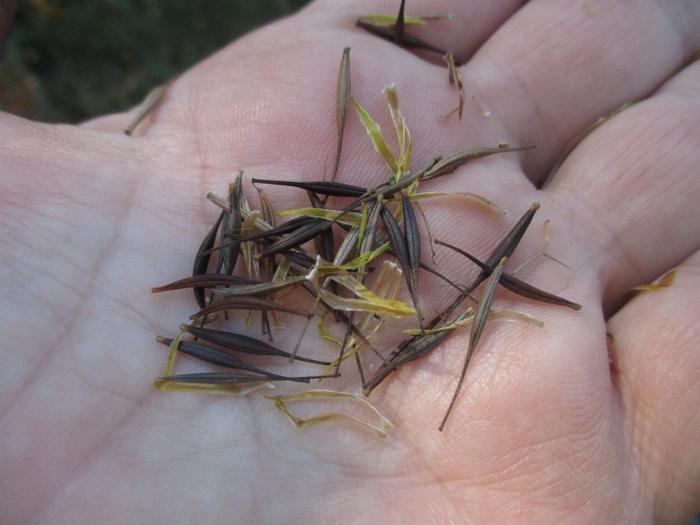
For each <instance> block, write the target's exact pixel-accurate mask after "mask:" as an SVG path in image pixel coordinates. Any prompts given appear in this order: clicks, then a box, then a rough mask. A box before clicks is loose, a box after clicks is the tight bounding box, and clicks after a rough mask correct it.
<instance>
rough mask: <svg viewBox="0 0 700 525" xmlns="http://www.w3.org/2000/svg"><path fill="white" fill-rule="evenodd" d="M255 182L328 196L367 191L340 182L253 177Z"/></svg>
mask: <svg viewBox="0 0 700 525" xmlns="http://www.w3.org/2000/svg"><path fill="white" fill-rule="evenodd" d="M253 182H254V183H255V184H272V185H275V186H291V187H294V188H301V189H302V190H306V191H313V192H314V193H317V194H318V195H327V196H330V197H362V196H363V195H365V194H366V193H367V188H362V187H361V186H353V185H352V184H343V183H340V182H328V181H317V182H296V181H288V180H267V179H253Z"/></svg>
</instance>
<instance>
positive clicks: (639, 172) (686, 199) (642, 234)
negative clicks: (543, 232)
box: [545, 61, 700, 308]
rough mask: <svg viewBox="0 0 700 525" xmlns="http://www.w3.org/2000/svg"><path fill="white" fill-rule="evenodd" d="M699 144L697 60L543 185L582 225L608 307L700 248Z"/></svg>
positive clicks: (592, 137) (607, 127)
mask: <svg viewBox="0 0 700 525" xmlns="http://www.w3.org/2000/svg"><path fill="white" fill-rule="evenodd" d="M698 143H700V61H698V62H696V63H694V64H692V65H691V66H689V67H688V68H686V69H685V70H684V71H683V72H682V73H680V74H679V75H677V76H676V77H675V78H674V79H673V80H672V81H670V82H669V83H668V84H666V85H665V86H664V87H663V88H662V89H661V90H660V91H659V92H658V93H657V94H656V95H654V96H653V97H651V98H650V99H648V100H646V101H644V102H642V103H640V104H637V105H635V106H634V107H632V108H630V109H628V110H625V111H623V112H622V113H620V114H619V115H617V116H616V117H614V118H613V119H611V120H610V121H609V122H608V123H606V124H604V125H603V126H602V127H601V128H599V129H598V130H596V131H595V132H593V133H592V134H591V135H590V136H589V137H588V138H587V139H586V140H584V142H583V143H582V144H581V145H580V146H579V147H578V148H577V149H576V150H575V151H574V152H573V154H572V155H571V156H570V157H569V159H568V160H567V161H566V162H565V164H564V165H563V166H562V168H561V169H560V171H559V172H558V173H557V175H556V176H555V178H554V180H553V181H552V183H551V184H550V185H549V186H547V188H546V189H545V192H546V193H549V194H551V195H552V196H553V197H555V199H559V201H560V205H561V208H563V209H567V210H568V211H567V212H566V213H568V214H569V215H571V216H573V217H574V218H575V219H576V220H574V221H572V224H574V223H576V224H579V225H581V226H580V228H581V231H579V232H578V233H577V236H578V237H579V238H580V239H585V240H586V242H588V244H589V245H590V246H591V252H592V257H593V260H594V261H595V262H597V264H598V265H599V266H600V268H601V275H602V281H603V283H604V285H605V287H606V292H605V293H606V296H605V299H606V303H607V305H608V307H609V308H610V307H612V306H614V303H615V302H616V301H618V300H620V298H621V297H622V294H624V293H625V291H626V290H628V289H629V288H630V287H631V286H633V285H634V284H636V283H639V282H644V281H649V280H651V279H653V278H654V277H655V276H656V275H658V274H660V273H661V272H663V271H664V270H665V269H666V268H669V267H671V266H673V265H675V264H677V263H678V262H679V261H681V260H683V259H685V258H686V257H688V256H689V255H690V254H691V253H693V252H694V251H695V250H697V249H698V248H699V247H700V215H698V213H697V202H698V200H699V199H700V184H698V182H697V181H698V176H699V175H700V150H698V147H697V145H698ZM584 225H585V226H584ZM584 228H585V229H584Z"/></svg>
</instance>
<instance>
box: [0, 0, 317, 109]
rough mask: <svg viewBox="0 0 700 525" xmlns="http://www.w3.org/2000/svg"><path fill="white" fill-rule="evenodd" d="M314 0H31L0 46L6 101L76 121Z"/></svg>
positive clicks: (0, 82) (139, 94) (1, 101)
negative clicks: (0, 46)
mask: <svg viewBox="0 0 700 525" xmlns="http://www.w3.org/2000/svg"><path fill="white" fill-rule="evenodd" d="M307 2H308V0H265V1H254V0H89V1H75V0H73V1H71V0H25V1H23V2H20V4H19V6H18V9H17V15H16V17H15V21H14V24H13V26H12V27H11V28H10V31H9V32H8V35H7V39H6V42H5V44H4V46H3V49H2V54H0V109H2V110H3V111H9V112H11V113H15V114H19V115H23V116H25V117H28V118H32V119H36V120H42V121H49V122H77V121H81V120H85V119H87V118H90V117H93V116H96V115H101V114H105V113H110V112H113V111H120V110H125V109H128V108H130V107H131V106H134V105H135V104H138V103H139V102H140V101H141V100H142V99H143V97H144V96H145V95H146V93H147V92H148V91H149V90H150V89H151V88H153V87H155V86H156V85H158V84H162V83H163V82H166V81H167V80H169V79H171V78H172V77H174V76H175V75H176V74H178V73H179V72H181V71H183V70H185V69H187V68H188V67H189V66H191V65H192V64H194V63H196V62H197V61H199V60H201V59H202V58H204V57H206V56H207V55H209V54H211V53H213V52H214V51H216V50H217V49H220V48H221V47H223V46H224V45H226V44H227V43H228V42H230V41H231V40H233V39H235V38H236V37H238V36H240V35H241V34H243V33H245V32H247V31H250V30H251V29H254V28H255V27H258V26H260V25H262V24H264V23H265V22H267V21H269V20H272V19H275V18H279V17H280V16H283V15H286V14H289V13H291V12H293V11H295V10H297V9H298V8H299V7H301V6H302V5H304V4H306V3H307Z"/></svg>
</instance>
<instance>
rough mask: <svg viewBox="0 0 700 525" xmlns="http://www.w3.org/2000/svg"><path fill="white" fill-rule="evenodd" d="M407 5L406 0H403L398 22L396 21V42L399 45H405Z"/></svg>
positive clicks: (397, 18) (397, 17)
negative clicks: (405, 10)
mask: <svg viewBox="0 0 700 525" xmlns="http://www.w3.org/2000/svg"><path fill="white" fill-rule="evenodd" d="M405 7H406V0H401V5H400V6H399V14H398V15H397V16H396V22H395V23H394V42H396V44H397V45H399V46H402V47H403V41H404V37H405V36H406V35H405V27H404V26H405V21H404V9H405Z"/></svg>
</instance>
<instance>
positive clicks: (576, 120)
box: [0, 0, 700, 524]
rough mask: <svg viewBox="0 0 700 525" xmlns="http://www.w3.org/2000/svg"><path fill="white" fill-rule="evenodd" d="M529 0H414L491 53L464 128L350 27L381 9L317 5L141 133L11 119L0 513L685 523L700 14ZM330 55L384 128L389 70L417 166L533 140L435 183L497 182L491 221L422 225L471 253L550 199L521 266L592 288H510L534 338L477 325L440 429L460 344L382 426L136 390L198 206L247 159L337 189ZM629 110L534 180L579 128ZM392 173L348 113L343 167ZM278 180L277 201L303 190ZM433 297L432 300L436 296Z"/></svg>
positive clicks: (152, 355)
mask: <svg viewBox="0 0 700 525" xmlns="http://www.w3.org/2000/svg"><path fill="white" fill-rule="evenodd" d="M517 4H518V2H514V1H498V2H456V1H449V0H441V1H439V2H438V1H435V2H427V1H422V2H419V1H415V2H411V3H410V4H409V6H408V11H409V12H410V13H441V12H451V13H453V14H454V15H455V18H454V19H453V20H451V21H441V22H436V23H434V24H431V25H430V26H428V27H426V28H421V29H420V31H416V33H418V34H420V35H421V36H423V37H424V38H425V39H426V40H429V41H431V42H432V43H435V44H437V45H442V46H443V47H446V48H449V49H453V50H454V51H455V52H457V53H459V54H461V55H464V56H470V55H471V54H472V53H474V52H475V51H476V50H477V49H479V51H478V53H476V55H475V56H474V57H473V58H472V59H471V60H470V61H469V62H468V63H467V64H466V65H465V66H464V67H462V68H461V72H462V76H463V78H464V83H465V86H466V92H467V104H466V108H465V115H464V119H463V120H462V121H461V122H459V121H457V120H456V118H455V116H454V115H453V116H451V117H450V118H448V119H442V118H441V116H442V115H444V114H446V113H447V112H448V111H449V110H451V109H452V108H453V107H454V105H456V91H455V90H454V88H453V87H450V86H449V85H448V83H447V73H446V71H445V70H444V69H443V68H440V67H436V66H435V65H431V64H429V63H426V62H425V61H424V60H422V59H421V58H418V57H416V56H414V55H411V54H409V53H408V52H406V51H404V50H402V49H399V48H397V47H395V46H393V45H391V44H389V43H386V42H384V41H381V40H379V39H377V38H374V37H372V36H370V35H367V34H365V33H363V32H362V31H360V30H357V29H354V28H353V27H352V16H353V15H356V14H362V13H364V12H370V11H371V12H376V11H388V12H391V11H393V10H394V9H395V2H379V3H378V2H342V3H341V2H337V1H330V0H327V1H325V2H320V1H319V2H317V3H315V4H313V5H312V6H310V7H309V8H307V9H306V10H305V11H304V12H302V13H300V14H299V15H297V16H295V17H292V18H289V19H286V20H283V21H280V22H278V23H276V24H274V25H271V26H269V27H266V28H264V29H261V30H259V31H257V32H255V33H253V34H251V35H249V36H247V37H245V38H243V39H241V40H240V41H238V42H236V43H235V44H233V45H231V46H229V47H228V48H226V49H224V50H222V51H221V52H219V53H218V54H217V55H215V56H213V57H211V58H210V59H208V60H206V61H204V62H203V63H201V64H200V65H198V66H197V67H195V68H194V69H192V70H191V71H189V72H187V73H186V74H184V75H183V76H182V77H181V78H178V79H177V80H175V81H174V82H173V84H172V85H171V86H170V87H169V90H168V93H167V95H166V98H165V100H164V102H163V104H162V105H161V106H160V107H159V108H158V110H157V111H156V113H155V114H154V115H153V117H152V118H149V121H147V122H145V123H144V124H143V127H142V128H141V129H140V130H139V132H138V133H137V134H136V135H137V136H134V137H131V138H129V137H125V136H124V135H123V134H122V133H121V130H122V129H123V128H124V126H125V125H126V123H127V122H128V120H129V117H128V116H127V115H114V116H110V117H105V118H101V119H97V120H95V121H92V122H89V123H87V124H85V125H83V126H80V127H74V126H64V125H59V126H55V125H54V126H49V125H45V124H38V123H32V122H28V121H24V120H22V119H19V118H16V117H12V116H9V115H0V138H1V142H2V144H3V147H2V148H1V149H0V166H2V171H3V175H2V177H1V179H0V199H2V205H1V206H0V235H1V236H2V249H1V250H0V255H1V260H2V265H1V266H0V275H1V276H2V282H3V283H4V290H3V295H2V302H1V303H0V319H1V320H2V322H1V327H2V330H1V332H2V334H3V339H2V344H1V345H0V356H1V357H2V366H1V367H0V374H1V376H0V428H2V429H3V432H2V444H1V445H0V472H1V473H2V474H1V475H0V517H2V520H0V521H2V522H3V523H29V522H31V523H34V522H37V523H38V522H52V523H88V522H100V523H110V522H114V523H124V522H129V523H147V522H155V523H159V522H164V521H166V520H168V521H175V522H192V521H195V520H197V519H201V518H202V517H204V519H205V521H206V522H209V523H218V522H224V523H228V522H241V523H279V522H289V523H366V522H370V521H373V522H375V521H376V522H380V523H448V522H454V523H508V522H509V521H515V520H517V521H518V522H519V523H538V524H539V523H596V524H598V523H630V524H637V523H650V522H654V521H659V522H669V523H683V520H685V519H687V518H688V517H689V516H690V515H691V514H692V512H694V511H697V510H698V506H699V505H698V504H699V498H700V471H699V470H698V468H697V465H699V464H700V452H699V451H698V447H697V446H696V443H697V442H698V439H699V438H700V412H699V411H698V409H697V402H696V399H697V398H698V394H700V392H699V387H698V383H697V381H696V379H697V370H698V367H699V366H700V354H698V352H697V349H698V347H699V340H700V328H699V325H698V320H697V312H698V311H700V296H699V295H698V294H697V292H695V290H696V289H697V287H698V284H700V272H699V271H698V267H699V265H700V255H698V254H697V250H698V248H699V247H700V228H699V226H700V224H699V222H700V217H699V216H698V214H697V210H696V203H697V202H698V199H700V184H698V182H697V180H698V166H699V165H700V151H699V150H698V148H697V143H698V141H700V111H698V108H699V102H700V95H699V93H700V90H699V89H698V88H699V87H700V63H698V62H697V60H696V62H694V63H692V62H691V61H692V60H693V57H694V56H695V57H696V55H693V53H694V52H695V51H696V50H697V49H698V46H700V31H698V29H699V28H700V10H699V9H698V7H697V4H695V3H693V2H690V1H687V2H673V3H672V2H667V3H666V4H665V7H659V5H658V4H641V3H638V4H634V5H630V4H629V3H620V2H593V1H591V2H586V3H584V4H583V5H582V4H580V3H572V2H559V3H552V2H546V1H534V2H530V3H528V4H527V5H525V6H524V7H522V8H519V6H518V5H517ZM497 30H498V31H497ZM482 42H486V43H485V44H484V45H483V47H480V45H481V44H482ZM346 46H350V47H351V48H352V89H353V94H354V95H355V96H356V97H357V98H358V99H359V100H360V101H362V102H363V103H364V104H365V105H366V106H367V107H368V109H369V110H370V112H371V113H372V114H373V115H377V116H381V115H384V114H385V112H384V102H383V100H382V97H381V96H380V90H381V88H382V87H384V86H385V85H386V84H388V83H391V82H395V83H396V84H397V87H398V90H399V94H400V96H401V102H402V108H403V110H404V113H405V114H406V118H407V122H408V125H409V126H410V128H411V131H412V133H413V138H414V145H415V151H414V159H415V160H414V164H415V165H418V166H420V165H423V164H424V163H426V162H427V161H429V160H430V159H431V158H432V157H433V156H434V155H436V154H438V153H450V152H452V151H455V150H458V149H462V148H465V147H471V146H483V145H495V144H497V143H498V142H508V143H510V144H513V145H515V144H528V143H533V142H534V143H536V144H537V149H535V150H533V151H528V152H525V153H521V154H506V155H499V156H496V157H492V158H490V159H486V160H483V161H479V162H476V163H472V164H469V165H466V166H465V167H464V168H462V169H460V170H459V171H458V172H457V173H455V174H454V175H452V176H450V177H447V178H444V179H441V180H437V181H435V182H434V183H431V189H435V190H444V191H450V190H458V191H473V192H476V193H480V194H483V195H485V196H486V197H488V198H490V199H492V200H494V201H496V202H497V203H499V204H500V205H502V206H504V207H505V208H506V209H507V210H509V211H510V212H511V213H510V215H509V217H508V218H507V219H506V220H499V219H496V218H494V217H493V216H492V215H488V214H485V213H482V212H481V211H479V210H476V209H475V208H472V207H468V208H465V207H461V206H459V205H458V203H448V202H444V203H435V204H430V205H429V206H426V211H427V213H428V216H429V220H430V224H431V226H432V228H433V230H434V233H435V234H436V236H438V237H440V238H444V239H446V240H449V241H450V242H452V243H454V244H456V245H458V246H464V247H466V248H468V249H469V250H470V251H473V252H475V253H478V254H486V253H488V251H489V250H490V249H491V248H492V247H493V245H494V244H495V240H496V239H498V238H500V235H502V234H503V233H505V232H506V231H507V230H508V228H509V227H510V226H511V225H512V223H513V222H514V220H515V218H517V217H518V216H519V214H520V213H521V212H522V211H524V210H525V209H526V208H527V207H528V206H529V205H530V203H531V202H533V201H538V202H540V203H541V204H542V211H541V212H540V215H541V216H540V217H539V218H537V220H536V221H535V223H534V225H533V226H532V227H531V231H530V232H529V233H528V235H527V236H526V238H525V240H524V241H523V243H522V246H521V248H519V251H518V252H516V254H517V257H514V259H520V260H524V259H526V258H527V256H528V255H532V254H533V253H536V251H537V249H538V247H539V245H540V243H541V238H540V233H539V232H540V231H541V223H542V221H543V220H544V219H546V218H549V219H551V220H552V246H551V251H552V253H553V254H555V255H556V256H557V257H558V258H560V259H563V260H564V261H565V262H566V263H567V264H568V265H570V266H571V269H567V268H564V267H561V266H559V265H557V264H556V263H554V262H551V261H546V260H543V261H541V262H539V263H538V264H537V265H531V266H529V267H528V274H527V277H526V279H527V280H528V282H531V283H533V284H535V285H536V286H540V287H542V288H545V289H547V290H549V291H552V292H555V293H557V294H561V295H563V296H565V297H568V298H570V299H573V300H576V301H577V302H580V303H582V304H583V309H582V310H581V311H580V312H571V311H569V310H565V309H561V308H557V307H553V306H548V305H539V304H534V303H531V302H529V301H525V300H521V299H518V298H514V297H513V296H510V295H508V294H503V298H502V299H500V301H502V303H501V304H510V305H511V307H515V308H517V309H519V310H524V311H527V312H529V313H532V314H534V315H536V316H538V317H539V318H541V319H543V320H544V321H545V326H544V328H543V329H537V328H534V327H531V326H521V325H518V324H513V323H508V324H497V323H494V324H493V325H489V326H488V327H487V330H486V332H485V335H484V337H483V340H482V343H481V344H480V347H479V349H478V351H477V355H476V356H475V358H474V359H473V361H472V363H471V366H470V369H469V371H468V374H467V381H466V384H465V386H464V388H463V389H462V392H461V395H460V398H459V399H458V403H457V406H456V408H455V410H454V412H453V413H452V416H451V419H450V422H449V424H448V427H447V429H446V431H445V432H444V433H439V432H437V430H436V429H437V426H438V424H439V422H440V419H441V418H442V416H443V414H444V410H445V409H446V407H447V404H448V402H449V399H450V397H451V395H452V392H453V388H454V384H455V380H456V376H457V374H458V371H459V368H460V367H461V364H462V360H463V356H464V351H465V348H466V343H467V337H468V334H467V333H456V334H454V336H453V337H452V338H451V339H449V341H448V343H446V344H445V345H443V347H441V348H440V349H438V350H437V351H435V352H433V353H432V354H431V355H430V356H428V357H426V358H425V359H421V360H418V361H416V362H414V363H411V364H410V365H407V366H405V367H403V368H402V369H401V370H399V371H398V372H397V373H395V374H394V375H393V376H392V377H391V378H390V379H389V380H387V381H386V383H385V384H383V385H382V386H381V387H380V388H378V389H377V390H376V391H375V392H374V393H373V394H372V400H373V402H375V403H376V404H377V405H378V406H380V407H381V409H382V410H383V412H384V413H385V414H386V415H387V416H388V417H389V419H390V420H392V422H393V423H394V424H395V425H396V426H397V428H396V430H395V432H394V433H393V434H392V435H391V436H390V437H389V438H388V439H386V440H381V439H378V438H376V437H375V436H374V435H372V434H370V433H367V432H364V431H363V430H362V429H355V428H354V427H349V426H344V425H339V426H326V427H318V428H314V429H312V430H309V431H308V432H304V433H298V432H297V431H295V430H294V429H293V428H291V427H290V426H289V424H288V422H287V421H285V420H284V419H283V418H282V417H281V416H280V415H279V414H277V413H275V412H274V411H273V410H270V402H269V401H267V400H265V399H262V398H260V397H251V398H244V399H231V398H222V397H216V396H206V395H194V394H167V395H166V394H163V393H161V392H158V391H156V390H154V389H153V387H152V380H153V378H154V377H155V376H157V375H158V373H159V372H160V370H161V366H162V362H163V359H164V354H163V351H162V350H161V349H160V348H157V347H156V344H155V343H154V336H155V335H157V334H164V335H167V334H170V333H172V332H173V330H174V328H175V327H176V326H177V324H178V323H180V322H182V321H183V320H184V319H186V316H187V315H188V314H189V313H191V312H192V311H193V309H194V304H193V301H192V299H191V297H190V296H187V295H186V294H183V295H179V296H176V295H171V296H153V295H151V294H150V293H149V291H148V290H149V289H150V287H151V286H153V285H156V284H162V283H164V282H167V281H169V280H172V279H175V278H178V277H182V276H184V275H185V274H186V273H187V271H188V270H189V269H190V267H191V262H192V254H193V252H194V250H195V249H196V247H197V246H198V244H199V241H200V240H201V238H202V236H203V235H204V233H205V232H206V231H207V229H208V227H209V226H210V224H211V222H212V221H213V219H214V215H215V213H216V211H215V210H213V209H211V208H212V207H211V206H209V205H208V204H207V203H206V202H205V201H204V199H203V196H204V194H205V193H206V192H207V191H214V192H219V193H220V192H222V189H224V188H225V185H226V183H227V182H229V181H230V179H231V175H232V172H233V171H234V170H235V169H237V168H242V169H244V170H245V172H246V175H249V176H258V177H267V178H284V177H289V178H300V179H306V180H318V179H320V178H321V177H322V176H323V174H324V172H325V171H326V170H325V169H324V166H326V167H328V166H330V165H331V159H332V156H333V152H334V141H335V124H334V122H333V112H334V106H335V100H334V97H335V82H336V75H337V68H338V61H339V59H340V55H341V51H342V48H343V47H346ZM659 86H660V87H659ZM472 97H473V98H472ZM637 99H644V100H643V101H642V102H639V103H638V104H636V105H634V106H633V107H632V108H630V109H627V110H626V111H624V112H623V113H621V114H619V115H617V116H616V117H614V118H613V119H611V120H610V121H609V122H607V123H605V124H604V125H603V126H602V127H600V128H599V129H597V130H596V131H595V132H593V133H592V134H591V135H590V136H589V137H588V138H587V139H586V140H584V141H583V142H582V143H581V144H580V145H579V146H578V147H577V148H576V149H575V150H574V151H573V153H572V154H571V155H570V156H569V157H568V159H567V160H566V162H565V163H564V164H563V165H562V167H561V169H560V170H559V171H558V173H557V175H556V177H555V178H554V179H553V181H552V182H551V184H549V185H548V186H547V187H546V188H544V189H543V190H536V189H535V186H534V185H533V184H536V183H537V182H538V181H541V180H543V178H544V177H545V176H546V174H547V173H548V171H549V168H550V167H551V166H552V165H553V164H554V163H555V162H556V160H557V159H558V157H559V156H560V154H561V153H562V151H563V150H564V149H565V147H566V145H567V144H568V142H569V141H570V140H571V139H572V138H573V137H574V136H575V135H576V133H577V132H578V131H579V130H581V129H582V128H584V127H585V126H586V125H587V124H588V123H590V122H592V121H594V120H595V119H597V118H598V117H600V116H601V115H604V114H605V113H607V112H609V111H610V110H612V109H614V108H616V107H617V106H619V105H620V104H621V103H623V102H626V101H630V100H637ZM486 111H490V116H488V117H486V116H484V114H483V112H486ZM383 179H384V167H383V165H382V162H381V160H380V159H379V158H378V157H377V156H376V154H375V153H374V152H373V151H372V149H371V146H370V145H369V143H368V141H367V139H366V136H365V133H364V130H363V129H362V128H361V126H360V124H359V122H358V121H357V119H356V118H354V116H351V117H350V119H349V121H348V125H347V128H346V135H345V143H344V150H343V156H342V160H341V168H340V172H339V175H338V180H339V181H342V182H352V183H355V184H360V185H367V186H371V185H374V184H376V183H378V182H380V181H382V180H383ZM426 186H427V185H426ZM270 193H271V194H274V196H275V197H276V199H275V200H279V199H281V198H284V199H285V202H286V203H288V204H289V206H295V205H296V204H299V203H301V202H302V198H303V196H302V195H300V194H299V192H294V191H291V190H289V191H285V190H279V191H276V192H273V190H270ZM438 263H439V268H440V269H441V271H443V272H444V273H445V274H447V275H449V276H451V277H456V278H458V279H459V280H460V281H464V282H466V281H468V277H469V276H471V275H472V274H469V275H465V271H464V268H465V265H464V262H463V261H462V260H460V259H459V258H458V256H456V255H453V254H451V253H448V252H446V251H441V252H439V259H438ZM513 263H514V265H515V264H517V260H515V261H513ZM677 264H680V269H679V272H678V275H677V278H676V281H675V283H674V284H673V285H672V286H671V287H670V288H667V289H664V290H662V291H658V292H653V293H648V294H643V295H641V296H639V297H636V298H634V299H633V300H632V301H631V302H629V303H628V304H626V305H625V306H624V307H622V308H620V307H621V305H622V304H623V301H624V299H625V298H626V297H627V296H626V293H627V291H628V290H629V289H630V288H631V287H632V286H634V285H635V284H638V283H642V282H649V281H652V280H654V279H655V278H656V277H658V276H660V275H661V274H663V273H665V272H666V271H668V270H669V269H671V268H672V267H674V266H675V265H677ZM470 271H472V272H473V271H474V270H470ZM424 290H425V291H426V293H425V296H426V304H427V305H429V306H432V307H433V308H437V307H439V306H441V305H443V304H444V303H445V302H446V301H447V300H449V299H450V298H451V297H452V292H450V291H449V290H447V289H444V288H433V289H429V288H427V287H424ZM286 322H287V324H288V325H290V327H292V328H293V326H292V325H293V323H294V321H293V320H292V319H289V320H286ZM606 331H608V332H610V333H611V334H612V336H613V340H614V349H613V350H612V351H611V354H612V359H613V366H612V368H611V366H610V361H609V357H608V345H607V340H606V339H607V338H606ZM351 373H352V369H351V368H350V367H348V374H351Z"/></svg>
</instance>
